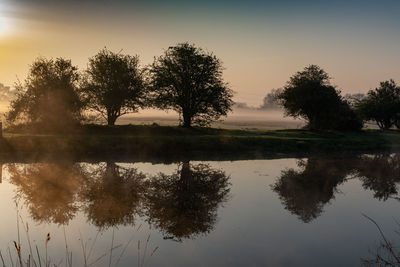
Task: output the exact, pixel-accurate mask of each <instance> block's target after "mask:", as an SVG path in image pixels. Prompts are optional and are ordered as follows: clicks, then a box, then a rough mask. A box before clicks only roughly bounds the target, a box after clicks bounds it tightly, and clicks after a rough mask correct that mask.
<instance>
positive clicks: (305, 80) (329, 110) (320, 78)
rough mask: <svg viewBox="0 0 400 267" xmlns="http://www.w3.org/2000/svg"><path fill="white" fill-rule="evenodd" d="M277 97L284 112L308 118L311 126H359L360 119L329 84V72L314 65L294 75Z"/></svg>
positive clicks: (354, 127)
mask: <svg viewBox="0 0 400 267" xmlns="http://www.w3.org/2000/svg"><path fill="white" fill-rule="evenodd" d="M279 99H280V103H281V104H282V106H283V107H284V108H285V112H286V115H288V116H292V117H295V118H297V117H301V118H303V119H305V120H307V121H308V127H309V128H310V129H333V130H360V129H361V128H362V121H361V120H360V119H359V118H358V117H357V115H356V114H355V112H353V110H352V109H351V108H350V106H349V104H348V103H347V102H346V101H345V100H343V99H342V98H341V96H340V95H339V92H338V91H337V90H336V89H335V87H334V86H332V85H331V84H330V77H329V75H328V74H327V73H326V72H325V71H324V70H323V69H321V68H320V67H318V66H316V65H310V66H308V67H306V68H305V69H304V70H303V71H300V72H297V73H296V74H295V75H293V76H292V77H291V78H290V80H289V81H288V83H287V85H286V86H285V87H284V89H283V92H282V93H281V94H280V95H279Z"/></svg>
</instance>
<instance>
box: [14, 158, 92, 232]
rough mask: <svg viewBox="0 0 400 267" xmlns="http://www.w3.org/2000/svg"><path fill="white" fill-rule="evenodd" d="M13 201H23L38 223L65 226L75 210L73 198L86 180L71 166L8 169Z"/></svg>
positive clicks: (24, 166) (34, 165)
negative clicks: (14, 192)
mask: <svg viewBox="0 0 400 267" xmlns="http://www.w3.org/2000/svg"><path fill="white" fill-rule="evenodd" d="M7 169H8V172H9V174H10V183H12V184H14V185H16V188H17V194H16V198H17V200H18V199H23V200H24V202H25V204H26V205H27V207H28V210H29V212H30V214H31V216H32V218H33V219H34V220H35V221H37V222H39V223H50V222H51V223H56V224H67V223H68V222H69V220H71V219H72V218H73V217H74V215H75V212H76V211H77V210H78V204H77V198H78V193H79V190H80V187H81V184H82V183H83V182H84V181H85V180H86V177H84V176H83V175H82V171H81V169H80V167H79V165H76V164H71V163H59V164H47V163H37V164H30V165H23V166H21V165H16V164H10V165H8V168H7Z"/></svg>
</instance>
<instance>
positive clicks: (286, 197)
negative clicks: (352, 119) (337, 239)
mask: <svg viewBox="0 0 400 267" xmlns="http://www.w3.org/2000/svg"><path fill="white" fill-rule="evenodd" d="M298 165H299V167H300V168H301V169H300V170H299V171H297V170H294V169H288V170H284V171H282V174H281V176H280V177H279V179H278V181H277V182H276V183H275V184H274V185H273V186H272V190H273V191H275V192H277V193H278V194H279V198H280V199H281V201H282V204H283V205H284V206H285V209H287V210H289V211H290V212H291V213H293V214H295V215H297V216H298V218H299V219H300V220H302V221H303V222H305V223H308V222H310V221H312V220H314V219H315V218H317V217H318V216H320V215H321V213H322V211H323V208H324V206H325V205H326V204H328V203H329V202H330V200H331V199H333V198H334V194H335V192H336V187H337V186H338V185H339V184H341V183H343V182H344V181H345V180H346V177H347V175H349V174H350V173H351V172H352V169H353V168H354V166H353V164H351V162H349V161H348V160H336V159H334V160H329V159H308V160H307V161H304V160H300V161H299V162H298Z"/></svg>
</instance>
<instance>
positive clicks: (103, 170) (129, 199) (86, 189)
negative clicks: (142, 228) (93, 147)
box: [80, 162, 146, 229]
mask: <svg viewBox="0 0 400 267" xmlns="http://www.w3.org/2000/svg"><path fill="white" fill-rule="evenodd" d="M85 172H86V173H87V176H88V177H90V178H89V179H88V180H87V181H86V183H85V184H83V186H82V190H81V192H80V199H81V201H82V203H83V210H84V211H85V213H86V215H87V217H88V220H89V221H91V222H92V223H93V224H94V225H96V226H97V227H99V228H101V229H106V228H108V227H112V226H117V225H128V224H133V223H134V219H135V215H137V214H140V213H141V209H142V202H143V198H144V194H145V191H146V189H145V184H144V180H145V178H146V176H145V175H144V174H143V173H140V172H138V171H137V169H135V168H123V167H121V166H118V165H117V164H115V163H113V162H107V163H106V164H100V165H99V166H97V167H95V168H94V169H90V168H86V169H85Z"/></svg>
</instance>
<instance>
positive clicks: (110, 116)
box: [107, 112, 117, 126]
mask: <svg viewBox="0 0 400 267" xmlns="http://www.w3.org/2000/svg"><path fill="white" fill-rule="evenodd" d="M116 120H117V116H115V115H114V114H111V113H110V112H108V114H107V125H108V126H114V125H115V121H116Z"/></svg>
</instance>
